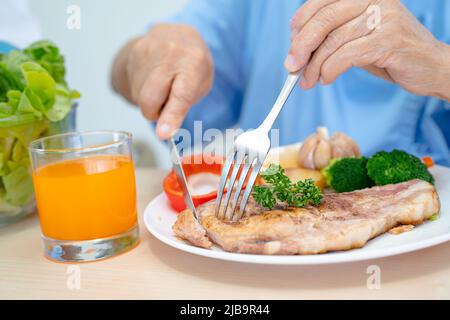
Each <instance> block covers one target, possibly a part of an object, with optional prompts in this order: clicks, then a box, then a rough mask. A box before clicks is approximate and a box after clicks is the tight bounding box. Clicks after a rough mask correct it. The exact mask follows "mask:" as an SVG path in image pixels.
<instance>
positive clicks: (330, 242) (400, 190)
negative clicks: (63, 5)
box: [173, 180, 440, 255]
mask: <svg viewBox="0 0 450 320" xmlns="http://www.w3.org/2000/svg"><path fill="white" fill-rule="evenodd" d="M439 208H440V203H439V198H438V195H437V193H436V189H435V188H434V186H433V185H431V184H430V183H428V182H425V181H422V180H411V181H407V182H403V183H398V184H392V185H386V186H381V187H373V188H369V189H364V190H358V191H354V192H347V193H328V194H325V195H324V198H323V201H322V203H321V205H320V206H318V207H312V206H309V207H305V208H282V207H279V208H275V209H274V210H265V209H264V208H262V207H260V206H258V205H257V204H256V203H255V202H254V200H253V199H250V200H249V203H248V204H247V207H246V212H245V217H244V218H242V219H241V220H239V221H237V222H229V221H222V220H219V219H217V218H216V217H215V215H214V203H207V204H204V205H202V206H200V207H198V210H197V211H198V215H199V221H197V220H196V219H195V218H194V216H193V214H192V212H191V211H190V210H185V211H183V212H181V213H180V214H179V216H178V218H177V221H176V222H175V224H174V225H173V231H174V232H175V234H176V235H177V236H178V237H180V238H182V239H184V240H187V241H189V242H190V243H191V244H193V245H196V246H199V247H203V248H210V247H211V246H212V245H213V243H215V244H217V245H219V246H220V247H221V248H223V249H224V250H225V251H229V252H239V253H252V254H272V255H295V254H317V253H325V252H329V251H337V250H348V249H353V248H360V247H363V246H364V245H365V244H366V243H367V241H369V240H370V239H372V238H374V237H376V236H378V235H381V234H383V233H385V232H386V231H389V230H390V229H392V228H394V227H396V226H399V225H418V224H421V223H422V222H423V221H424V220H426V219H428V218H430V217H431V216H432V215H433V214H435V213H438V212H439ZM412 232H413V231H412Z"/></svg>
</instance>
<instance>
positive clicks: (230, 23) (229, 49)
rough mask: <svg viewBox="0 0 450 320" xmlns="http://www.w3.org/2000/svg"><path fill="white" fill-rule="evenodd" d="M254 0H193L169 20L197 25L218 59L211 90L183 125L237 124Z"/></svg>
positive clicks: (192, 109) (217, 125) (230, 125)
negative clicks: (252, 1) (243, 63)
mask: <svg viewBox="0 0 450 320" xmlns="http://www.w3.org/2000/svg"><path fill="white" fill-rule="evenodd" d="M250 2H251V1H245V0H244V1H243V0H214V1H211V0H191V1H190V2H189V3H188V4H187V6H186V7H185V8H184V9H183V11H181V12H180V13H179V14H178V15H176V16H174V17H173V18H171V19H169V20H168V22H172V23H183V24H188V25H191V26H193V27H194V28H196V29H197V30H198V31H199V32H200V34H201V35H202V37H203V39H204V40H205V41H206V43H207V45H208V47H209V49H210V51H211V54H212V57H213V61H214V68H215V76H214V84H213V88H212V90H211V92H210V93H209V94H208V95H207V96H206V97H205V98H204V99H202V100H201V101H200V102H199V103H198V104H196V105H195V106H193V107H192V108H191V110H190V111H189V113H188V115H187V117H186V119H185V121H184V123H183V125H182V127H183V128H186V129H188V130H190V131H191V132H193V127H194V121H198V120H201V121H202V127H203V130H206V129H208V128H217V129H225V128H230V127H232V126H233V125H235V124H236V122H237V120H238V118H239V114H240V108H241V100H242V91H243V88H244V75H243V73H242V70H243V68H242V65H241V64H242V61H244V59H243V57H242V55H243V54H244V47H245V30H246V28H245V21H246V19H245V17H246V14H247V10H248V7H249V5H250Z"/></svg>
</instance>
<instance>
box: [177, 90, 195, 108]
mask: <svg viewBox="0 0 450 320" xmlns="http://www.w3.org/2000/svg"><path fill="white" fill-rule="evenodd" d="M172 97H173V98H174V99H175V100H177V101H179V102H180V103H179V106H180V109H181V111H184V110H186V109H188V108H189V106H190V105H191V104H193V103H194V101H195V96H194V94H193V93H192V92H191V91H189V90H187V88H186V87H184V85H180V88H179V89H178V90H174V91H173V93H172Z"/></svg>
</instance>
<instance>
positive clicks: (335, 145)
mask: <svg viewBox="0 0 450 320" xmlns="http://www.w3.org/2000/svg"><path fill="white" fill-rule="evenodd" d="M330 141H331V157H332V159H335V158H346V157H359V156H361V152H360V150H359V147H358V145H357V144H356V142H355V141H354V140H353V139H352V138H350V137H349V136H348V135H346V134H344V133H342V132H336V133H335V134H333V136H332V137H331V140H330Z"/></svg>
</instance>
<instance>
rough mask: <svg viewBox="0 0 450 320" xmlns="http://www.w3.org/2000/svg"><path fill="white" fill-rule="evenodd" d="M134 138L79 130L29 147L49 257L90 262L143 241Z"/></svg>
mask: <svg viewBox="0 0 450 320" xmlns="http://www.w3.org/2000/svg"><path fill="white" fill-rule="evenodd" d="M131 143H132V137H131V134H129V133H127V132H121V131H94V132H84V133H79V132H74V133H66V134H59V135H54V136H50V137H45V138H41V139H38V140H35V141H33V142H32V143H31V144H30V148H29V151H30V156H31V159H32V171H33V172H32V173H33V184H34V189H35V197H36V205H37V209H38V214H39V221H40V225H41V230H42V240H43V243H44V248H45V256H46V257H48V258H50V259H52V260H57V261H63V262H85V261H94V260H99V259H104V258H108V257H111V256H114V255H116V254H119V253H122V252H125V251H127V250H129V249H130V248H132V247H134V246H135V245H136V244H137V243H138V239H139V234H138V232H139V231H138V226H137V209H136V186H135V177H134V164H133V159H132V153H131Z"/></svg>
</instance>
